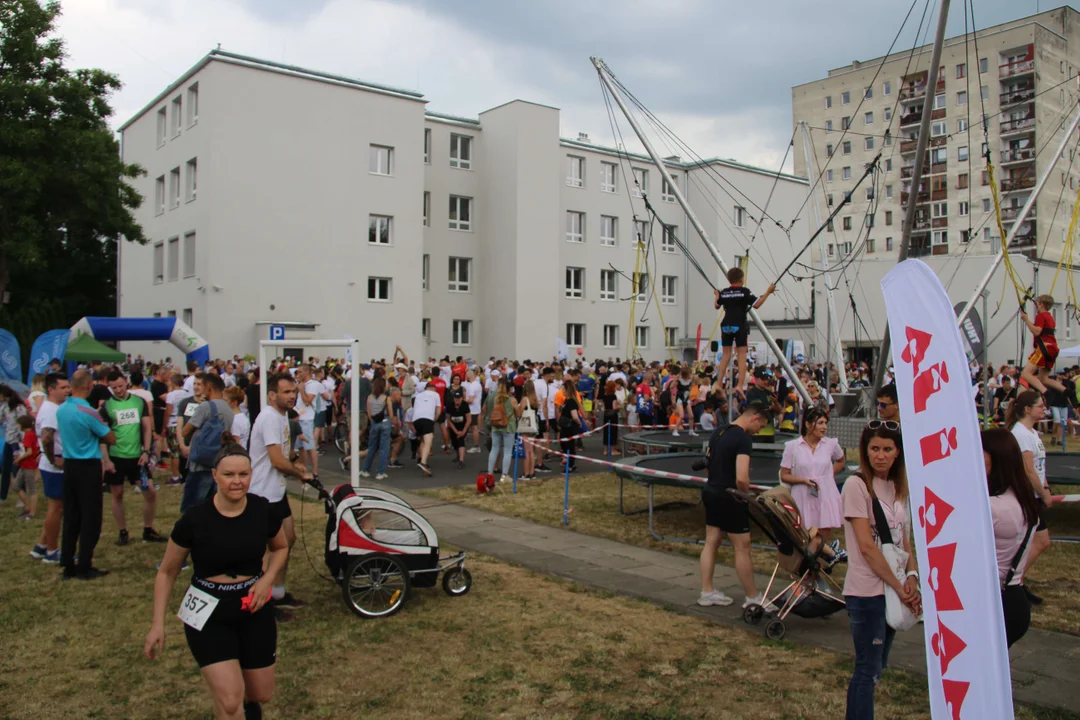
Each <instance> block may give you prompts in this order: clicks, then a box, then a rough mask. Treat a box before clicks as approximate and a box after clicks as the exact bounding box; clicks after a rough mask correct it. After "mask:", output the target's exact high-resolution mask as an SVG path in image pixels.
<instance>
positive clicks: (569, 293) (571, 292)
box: [566, 267, 585, 300]
mask: <svg viewBox="0 0 1080 720" xmlns="http://www.w3.org/2000/svg"><path fill="white" fill-rule="evenodd" d="M566 297H568V298H573V299H575V300H581V299H582V298H584V297H585V268H579V267H568V268H566Z"/></svg>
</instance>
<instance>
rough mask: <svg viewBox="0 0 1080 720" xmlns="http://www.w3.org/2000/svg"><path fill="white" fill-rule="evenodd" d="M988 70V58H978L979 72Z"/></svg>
mask: <svg viewBox="0 0 1080 720" xmlns="http://www.w3.org/2000/svg"><path fill="white" fill-rule="evenodd" d="M989 71H990V60H989V59H988V58H979V72H981V73H984V72H989Z"/></svg>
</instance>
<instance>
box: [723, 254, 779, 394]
mask: <svg viewBox="0 0 1080 720" xmlns="http://www.w3.org/2000/svg"><path fill="white" fill-rule="evenodd" d="M743 278H744V274H743V271H742V270H740V269H739V268H731V269H730V270H728V273H727V279H728V282H729V283H731V287H728V288H725V289H723V290H716V291H715V294H716V309H717V310H719V309H720V308H723V309H724V321H723V324H722V325H721V326H720V344H721V345H722V346H723V348H724V352H723V354H722V355H721V356H720V367H719V370H718V374H719V376H720V378H724V377H726V374H727V368H728V363H730V362H731V349H732V348H733V347H734V348H735V352H736V354H737V355H738V366H739V380H738V382H737V383H736V384H735V392H736V393H738V394H739V395H740V396H742V395H743V394H744V391H745V387H746V343H747V340H748V338H749V337H750V326H749V324H748V322H747V311H748V310H749V309H750V308H751V307H753V308H754V309H755V310H757V309H758V308H759V307H761V306H762V305H763V304H764V303H765V301H766V300H767V299H768V298H769V296H770V295H772V294H773V293H774V292H776V286H775V285H770V286H769V289H768V290H766V291H765V294H764V295H762V296H761V297H755V296H754V294H753V293H752V292H750V290H749V289H747V288H745V287H743Z"/></svg>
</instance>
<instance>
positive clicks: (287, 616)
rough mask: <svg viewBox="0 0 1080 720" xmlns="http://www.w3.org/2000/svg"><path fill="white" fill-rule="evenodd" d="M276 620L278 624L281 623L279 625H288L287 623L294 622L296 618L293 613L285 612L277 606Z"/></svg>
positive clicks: (275, 611)
mask: <svg viewBox="0 0 1080 720" xmlns="http://www.w3.org/2000/svg"><path fill="white" fill-rule="evenodd" d="M274 619H275V620H277V622H279V623H287V622H292V621H293V620H294V619H295V618H294V617H293V614H292V613H290V612H285V611H284V610H282V609H281V608H279V607H276V606H275V607H274Z"/></svg>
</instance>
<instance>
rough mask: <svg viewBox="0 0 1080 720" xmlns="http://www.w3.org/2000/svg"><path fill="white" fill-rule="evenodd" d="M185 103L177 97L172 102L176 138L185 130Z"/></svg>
mask: <svg viewBox="0 0 1080 720" xmlns="http://www.w3.org/2000/svg"><path fill="white" fill-rule="evenodd" d="M183 111H184V103H183V101H182V100H181V99H180V96H179V95H177V96H176V97H174V98H173V101H172V136H173V137H176V136H177V135H179V134H180V131H181V130H183V128H184V112H183Z"/></svg>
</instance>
